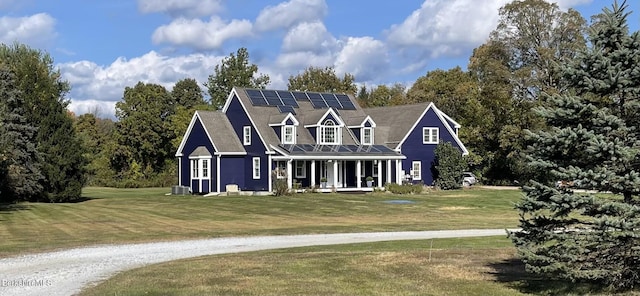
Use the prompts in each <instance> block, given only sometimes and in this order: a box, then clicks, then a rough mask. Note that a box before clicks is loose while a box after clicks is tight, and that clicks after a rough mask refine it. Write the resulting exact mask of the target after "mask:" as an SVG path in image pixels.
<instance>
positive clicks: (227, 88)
mask: <svg viewBox="0 0 640 296" xmlns="http://www.w3.org/2000/svg"><path fill="white" fill-rule="evenodd" d="M257 72H258V66H257V65H256V64H250V62H249V52H248V51H247V49H246V48H244V47H242V48H240V49H238V51H237V53H236V54H234V53H231V54H230V55H229V56H228V57H226V58H225V59H223V60H222V62H221V64H219V65H216V67H215V70H214V73H213V74H211V75H209V79H208V80H207V82H206V83H205V86H206V87H207V90H208V92H209V96H210V97H211V105H213V106H214V107H215V108H216V109H220V108H222V106H223V105H224V102H225V101H226V100H227V97H228V96H229V93H230V92H231V89H233V87H252V88H265V87H266V86H267V85H268V84H269V81H270V79H269V75H265V74H260V75H258V76H257V77H255V75H256V73H257Z"/></svg>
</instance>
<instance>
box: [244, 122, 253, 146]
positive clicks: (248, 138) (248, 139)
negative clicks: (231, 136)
mask: <svg viewBox="0 0 640 296" xmlns="http://www.w3.org/2000/svg"><path fill="white" fill-rule="evenodd" d="M242 143H243V144H244V145H251V126H245V127H244V128H243V129H242Z"/></svg>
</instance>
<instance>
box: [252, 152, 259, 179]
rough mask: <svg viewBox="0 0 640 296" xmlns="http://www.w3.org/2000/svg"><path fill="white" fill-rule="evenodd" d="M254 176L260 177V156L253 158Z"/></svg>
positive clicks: (255, 177)
mask: <svg viewBox="0 0 640 296" xmlns="http://www.w3.org/2000/svg"><path fill="white" fill-rule="evenodd" d="M253 178H254V179H260V157H254V158H253Z"/></svg>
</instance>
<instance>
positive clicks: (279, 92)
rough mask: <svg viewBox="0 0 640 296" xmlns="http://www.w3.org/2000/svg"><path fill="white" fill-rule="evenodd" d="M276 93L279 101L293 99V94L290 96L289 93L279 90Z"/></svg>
mask: <svg viewBox="0 0 640 296" xmlns="http://www.w3.org/2000/svg"><path fill="white" fill-rule="evenodd" d="M277 93H278V96H280V98H281V99H284V98H290V99H293V98H294V97H293V94H291V92H290V91H284V90H279V91H277Z"/></svg>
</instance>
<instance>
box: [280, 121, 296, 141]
mask: <svg viewBox="0 0 640 296" xmlns="http://www.w3.org/2000/svg"><path fill="white" fill-rule="evenodd" d="M295 143H296V127H295V126H294V125H284V126H282V144H295Z"/></svg>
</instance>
